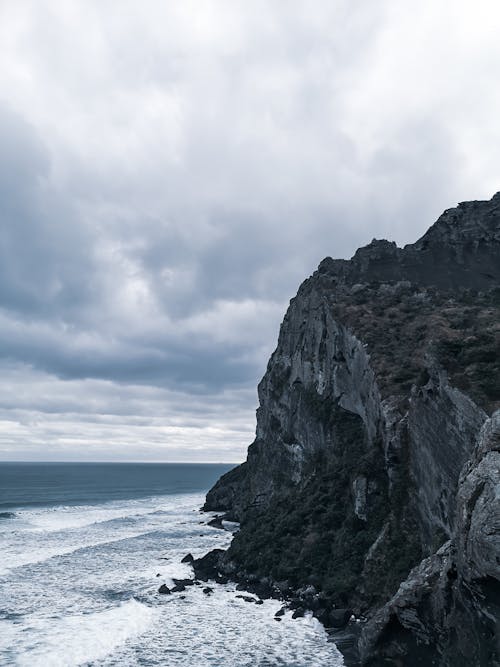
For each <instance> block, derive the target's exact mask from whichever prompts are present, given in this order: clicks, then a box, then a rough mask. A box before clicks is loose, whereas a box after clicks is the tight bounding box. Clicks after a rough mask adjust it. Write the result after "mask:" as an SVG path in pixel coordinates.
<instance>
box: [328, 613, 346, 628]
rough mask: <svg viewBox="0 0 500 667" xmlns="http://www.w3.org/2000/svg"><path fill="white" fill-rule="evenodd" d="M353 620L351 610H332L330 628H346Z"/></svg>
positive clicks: (329, 616)
mask: <svg viewBox="0 0 500 667" xmlns="http://www.w3.org/2000/svg"><path fill="white" fill-rule="evenodd" d="M350 618H351V611H349V609H332V610H331V611H330V613H329V614H328V621H329V623H328V624H329V626H330V627H331V628H344V627H345V626H346V625H347V624H348V623H349V619H350Z"/></svg>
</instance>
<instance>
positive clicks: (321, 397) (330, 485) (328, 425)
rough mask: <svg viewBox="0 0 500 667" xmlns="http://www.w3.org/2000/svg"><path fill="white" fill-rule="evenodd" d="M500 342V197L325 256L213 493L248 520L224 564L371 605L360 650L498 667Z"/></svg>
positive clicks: (356, 605)
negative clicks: (398, 241) (239, 450)
mask: <svg viewBox="0 0 500 667" xmlns="http://www.w3.org/2000/svg"><path fill="white" fill-rule="evenodd" d="M499 340H500V195H499V194H497V195H496V196H495V197H493V199H492V200H491V201H488V202H468V203H465V204H460V205H459V206H458V208H456V209H450V210H449V211H446V212H445V213H444V214H443V216H441V218H440V219H439V220H438V221H437V222H436V223H435V225H434V226H433V227H431V229H430V230H429V231H428V232H427V233H426V234H425V235H424V236H423V237H422V239H420V241H418V242H417V243H415V244H413V245H410V246H406V247H405V248H403V249H399V248H397V247H396V246H395V244H392V243H388V242H387V241H373V242H372V243H371V244H370V245H368V246H367V247H366V248H362V249H360V250H358V251H357V253H356V254H355V256H354V257H353V258H352V259H351V260H349V261H346V260H332V259H326V260H324V261H323V262H322V263H321V264H320V266H319V268H318V271H317V272H316V273H315V274H313V276H312V277H311V278H309V279H308V280H306V281H305V282H304V283H303V285H302V286H301V287H300V289H299V292H298V294H297V296H296V297H295V298H294V299H292V301H291V302H290V307H289V309H288V312H287V314H286V315H285V318H284V321H283V324H282V326H281V330H280V335H279V340H278V346H277V348H276V351H275V352H274V353H273V355H272V357H271V359H270V361H269V364H268V367H267V371H266V374H265V376H264V378H263V379H262V381H261V383H260V385H259V402H260V406H259V409H258V411H257V430H256V438H255V441H254V443H253V444H252V445H251V446H250V448H249V450H248V458H247V461H246V462H245V463H244V464H243V465H242V466H239V467H238V468H236V469H235V470H233V471H231V472H229V473H228V474H227V475H225V476H224V477H222V478H221V480H219V482H218V483H217V484H216V485H215V487H214V488H213V489H212V490H211V491H210V492H209V494H208V496H207V501H206V506H205V507H206V509H214V510H224V511H226V512H227V513H228V514H229V516H230V517H232V518H235V519H237V520H239V521H241V530H240V532H239V533H238V534H237V535H236V537H235V539H234V540H233V543H232V545H231V547H230V549H229V551H228V553H227V554H226V556H225V563H226V566H227V569H228V570H231V571H233V572H234V571H237V570H238V571H240V572H245V573H246V574H247V575H250V576H251V577H253V578H266V580H268V581H273V582H275V583H276V585H278V586H279V587H281V589H295V590H296V589H297V588H300V587H301V586H304V585H307V584H308V585H313V586H314V587H315V590H316V591H317V592H318V595H320V596H322V599H323V602H324V601H325V600H326V604H327V605H330V606H331V607H335V606H336V607H347V608H349V609H352V610H353V611H354V612H355V613H357V614H364V615H365V616H366V617H368V618H369V621H368V623H367V624H366V626H365V630H364V633H363V637H362V640H361V645H362V655H363V659H364V660H365V662H366V663H367V664H373V665H377V664H380V665H383V664H387V665H391V664H393V665H398V664H404V665H411V664H436V665H442V666H445V665H450V667H451V665H461V664H464V665H465V664H467V665H483V664H484V665H490V664H491V665H493V664H497V663H496V662H495V661H498V659H499V658H498V645H497V644H496V643H495V642H497V641H498V638H495V633H496V632H497V630H498V628H496V626H495V622H494V621H493V620H492V619H495V618H498V614H497V615H496V616H495V613H496V611H497V607H496V606H495V605H497V604H498V599H497V597H498V587H499V579H500V573H499V561H500V550H499V544H498V540H499V525H498V518H499V517H498V515H499V501H498V496H499V494H500V489H499V480H498V460H497V458H496V457H497V456H498V447H496V445H495V444H491V443H495V442H496V440H495V438H497V436H495V435H492V434H494V433H496V432H497V431H496V429H497V425H498V419H499V417H498V414H499V413H497V416H495V417H494V418H492V419H491V420H490V421H488V422H487V421H486V420H487V418H488V414H491V413H492V412H494V410H495V409H497V408H498V407H500V386H499V378H500V354H499ZM485 424H486V425H485ZM481 429H483V430H481ZM480 433H481V436H480V437H479V434H480ZM478 437H479V440H478ZM495 466H496V468H495ZM495 470H496V472H495ZM495 494H496V495H495ZM401 582H403V583H401ZM323 607H324V604H323ZM465 622H467V623H468V627H469V628H470V632H469V634H468V635H467V636H465V635H464V634H457V633H456V632H455V631H454V630H453V626H454V624H455V625H456V624H457V623H465ZM432 628H434V629H432ZM470 647H474V648H470ZM486 659H487V660H488V662H484V660H486ZM401 660H402V662H401ZM411 660H414V661H415V662H410V661H411ZM418 660H420V662H418ZM426 660H427V662H425V661H426ZM461 660H462V662H460V661H461ZM467 660H468V662H467ZM471 660H472V661H471Z"/></svg>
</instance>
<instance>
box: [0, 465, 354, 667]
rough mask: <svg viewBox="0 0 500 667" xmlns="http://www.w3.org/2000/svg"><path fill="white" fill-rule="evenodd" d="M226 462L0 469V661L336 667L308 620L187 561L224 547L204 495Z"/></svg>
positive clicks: (44, 666) (29, 666)
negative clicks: (215, 580) (195, 570)
mask: <svg viewBox="0 0 500 667" xmlns="http://www.w3.org/2000/svg"><path fill="white" fill-rule="evenodd" d="M229 467H230V466H223V465H209V464H207V465H197V464H192V465H183V464H73V463H59V464H54V463H46V464H41V463H39V464H35V463H0V665H19V666H21V667H59V666H60V667H70V666H73V665H85V666H87V667H90V666H92V665H95V666H97V665H99V666H101V665H102V666H103V667H104V666H105V667H111V666H116V665H120V666H121V665H123V666H129V665H142V666H145V667H147V666H153V665H155V666H166V667H170V666H171V667H177V666H178V667H247V666H248V667H265V666H267V667H271V666H274V665H276V666H278V665H279V666H280V667H316V666H318V667H337V666H340V665H342V664H343V663H342V658H341V656H340V654H339V652H338V651H337V649H336V648H335V645H334V644H332V643H331V642H328V637H327V634H326V633H325V631H324V629H323V627H322V626H321V625H320V624H319V623H318V621H316V620H315V619H314V618H312V617H310V616H306V617H304V618H301V619H295V620H292V618H291V614H290V613H289V612H288V613H286V614H285V616H284V617H282V621H281V622H277V621H275V620H274V614H275V612H276V611H277V610H278V609H279V607H280V603H279V602H278V601H275V600H266V601H264V604H262V605H256V604H253V603H249V602H246V601H245V600H243V599H241V598H238V597H236V596H237V595H238V594H239V591H236V589H235V586H234V585H232V584H227V585H216V584H210V585H211V587H212V588H213V589H214V592H213V594H212V595H206V594H204V593H203V586H189V587H187V588H186V590H185V591H184V592H183V593H181V594H179V593H177V594H172V595H161V594H159V593H158V588H159V586H160V585H161V584H162V583H165V584H166V585H167V586H172V578H173V577H175V578H187V577H192V570H191V567H190V566H189V565H187V564H182V563H181V559H182V558H183V556H185V555H186V554H187V553H188V552H190V553H191V554H193V556H194V557H195V558H196V557H199V556H202V555H204V554H205V553H206V552H207V551H209V550H211V549H214V548H225V547H227V546H228V544H229V542H230V541H231V537H232V535H231V532H230V531H222V530H219V529H217V528H211V527H210V526H207V521H208V520H209V519H210V518H211V517H212V516H213V515H212V514H209V513H208V514H207V513H203V512H201V511H200V507H201V506H202V504H203V500H204V494H205V493H206V491H207V490H208V488H209V487H210V486H211V485H212V484H213V483H214V482H215V481H216V479H217V478H218V477H219V476H220V475H221V474H222V473H224V472H225V471H226V470H228V469H229Z"/></svg>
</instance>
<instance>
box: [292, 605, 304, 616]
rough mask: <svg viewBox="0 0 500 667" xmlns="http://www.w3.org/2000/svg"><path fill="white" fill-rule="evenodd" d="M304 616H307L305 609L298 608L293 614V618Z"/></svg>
mask: <svg viewBox="0 0 500 667" xmlns="http://www.w3.org/2000/svg"><path fill="white" fill-rule="evenodd" d="M304 614H305V609H304V607H297V609H296V610H295V611H294V612H293V614H292V618H302V617H303V616H304Z"/></svg>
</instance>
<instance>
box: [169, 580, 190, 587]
mask: <svg viewBox="0 0 500 667" xmlns="http://www.w3.org/2000/svg"><path fill="white" fill-rule="evenodd" d="M172 581H173V582H174V584H175V585H176V586H184V587H186V586H194V579H172Z"/></svg>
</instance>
